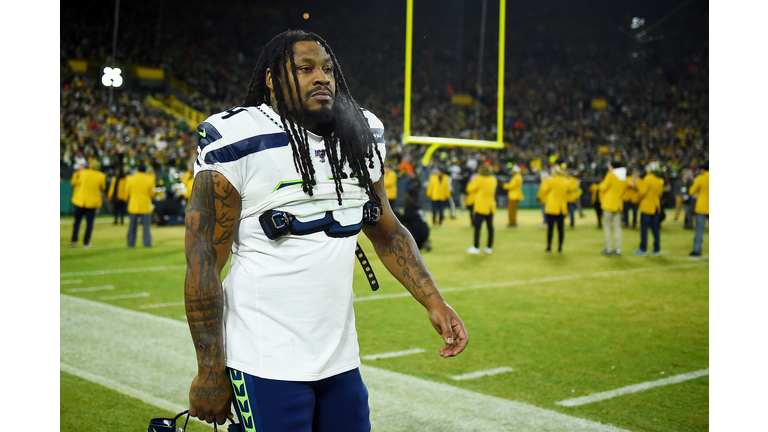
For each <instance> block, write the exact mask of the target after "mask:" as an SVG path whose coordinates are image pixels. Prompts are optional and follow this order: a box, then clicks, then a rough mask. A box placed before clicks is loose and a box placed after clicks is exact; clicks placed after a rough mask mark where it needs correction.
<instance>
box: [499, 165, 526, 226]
mask: <svg viewBox="0 0 768 432" xmlns="http://www.w3.org/2000/svg"><path fill="white" fill-rule="evenodd" d="M512 172H513V174H512V178H510V179H509V182H507V183H505V184H504V189H506V190H507V198H508V201H509V203H508V204H507V216H508V218H509V220H508V223H507V227H510V228H517V208H518V205H519V204H520V201H522V200H524V199H525V195H523V176H522V174H520V167H519V166H517V165H512Z"/></svg>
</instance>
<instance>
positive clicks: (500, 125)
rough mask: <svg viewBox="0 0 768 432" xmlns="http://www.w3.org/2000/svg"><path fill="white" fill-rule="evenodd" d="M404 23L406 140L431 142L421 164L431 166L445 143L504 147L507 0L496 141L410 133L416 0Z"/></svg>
mask: <svg viewBox="0 0 768 432" xmlns="http://www.w3.org/2000/svg"><path fill="white" fill-rule="evenodd" d="M406 9H407V10H406V22H405V91H404V96H405V101H404V104H403V142H404V143H407V144H428V145H430V148H428V149H427V152H426V153H425V154H424V158H423V159H422V165H423V166H427V165H429V160H430V159H431V158H432V155H433V154H434V152H435V151H436V150H437V149H438V148H439V147H442V146H463V147H480V148H492V149H501V148H504V52H505V43H504V42H505V32H506V0H499V59H498V61H499V68H498V87H497V90H496V92H497V102H496V104H497V110H496V141H490V140H475V139H462V138H446V137H430V136H417V135H411V111H412V109H411V96H412V93H411V91H412V85H413V81H412V75H413V0H407V6H406Z"/></svg>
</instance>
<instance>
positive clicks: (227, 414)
mask: <svg viewBox="0 0 768 432" xmlns="http://www.w3.org/2000/svg"><path fill="white" fill-rule="evenodd" d="M231 403H232V385H231V384H230V382H229V375H228V374H227V372H226V370H225V371H223V372H221V373H217V372H214V371H210V372H209V373H206V374H205V375H201V373H200V372H198V374H197V376H196V377H195V379H194V380H192V386H191V387H190V389H189V415H190V417H197V418H199V419H200V420H204V421H206V422H208V423H213V422H214V421H215V422H216V423H217V424H220V425H223V424H224V423H226V421H227V419H228V418H230V419H231V418H232V417H233V416H234V415H233V414H232V410H231V407H230V404H231Z"/></svg>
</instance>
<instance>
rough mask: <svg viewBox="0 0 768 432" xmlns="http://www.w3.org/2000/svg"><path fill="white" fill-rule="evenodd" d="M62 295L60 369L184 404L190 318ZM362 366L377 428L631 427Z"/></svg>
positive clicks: (191, 366) (158, 401)
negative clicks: (164, 315)
mask: <svg viewBox="0 0 768 432" xmlns="http://www.w3.org/2000/svg"><path fill="white" fill-rule="evenodd" d="M60 300H61V301H60V310H61V313H60V323H59V324H60V358H59V361H60V363H61V364H62V365H63V366H62V370H64V371H65V372H67V370H65V368H66V369H68V370H70V371H73V372H77V371H88V372H87V373H81V374H80V375H78V376H80V377H82V378H84V379H87V380H90V381H93V382H96V383H97V384H100V385H104V386H107V387H110V388H113V389H115V390H117V391H120V392H122V393H126V394H128V393H129V392H131V389H134V390H135V389H141V392H142V393H141V394H140V393H136V392H134V393H131V395H135V396H134V397H136V396H141V397H143V398H144V399H143V401H144V402H146V403H148V404H152V405H155V406H158V407H159V408H163V409H165V410H169V411H171V412H180V411H181V410H183V409H186V406H187V404H188V403H189V402H188V398H189V385H190V383H191V382H192V379H193V378H194V377H195V375H196V374H197V361H196V355H195V350H194V344H193V343H192V337H191V335H190V333H189V326H188V325H187V323H185V322H183V321H177V320H174V319H171V318H164V317H159V316H155V315H151V314H148V313H145V312H138V311H134V310H128V309H124V308H120V307H116V306H112V305H108V304H105V303H100V302H95V301H91V300H86V299H82V298H78V297H74V296H69V295H66V294H60ZM70 367H71V368H74V370H73V369H70ZM360 373H361V374H362V376H363V380H364V382H365V385H366V387H367V388H368V394H369V404H370V407H371V424H372V426H373V430H375V431H377V432H412V431H419V432H444V431H446V430H450V431H452V432H454V431H455V432H470V431H472V432H501V431H516V432H560V431H569V432H628V431H626V430H623V429H619V428H617V427H614V426H611V425H604V424H600V423H598V422H594V421H590V420H585V419H581V418H577V417H573V416H569V415H566V414H561V413H558V412H555V411H551V410H547V409H544V408H539V407H535V406H532V405H528V404H525V403H521V402H515V401H511V400H508V399H503V398H499V397H494V396H488V395H484V394H480V393H476V392H473V391H469V390H465V389H461V388H458V387H454V386H451V385H448V384H445V383H439V382H434V381H429V380H425V379H422V378H417V377H414V376H409V375H405V374H401V373H397V372H391V371H387V370H384V369H379V368H375V367H372V366H367V365H361V366H360ZM105 377H108V378H105ZM147 395H148V396H147ZM177 409H178V410H177ZM158 415H159V416H160V415H162V414H158Z"/></svg>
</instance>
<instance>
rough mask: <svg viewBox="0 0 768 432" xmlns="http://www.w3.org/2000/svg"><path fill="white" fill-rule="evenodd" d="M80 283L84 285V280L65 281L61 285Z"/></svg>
mask: <svg viewBox="0 0 768 432" xmlns="http://www.w3.org/2000/svg"><path fill="white" fill-rule="evenodd" d="M79 283H83V280H82V279H69V280H63V281H61V282H59V284H61V285H69V284H79Z"/></svg>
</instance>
